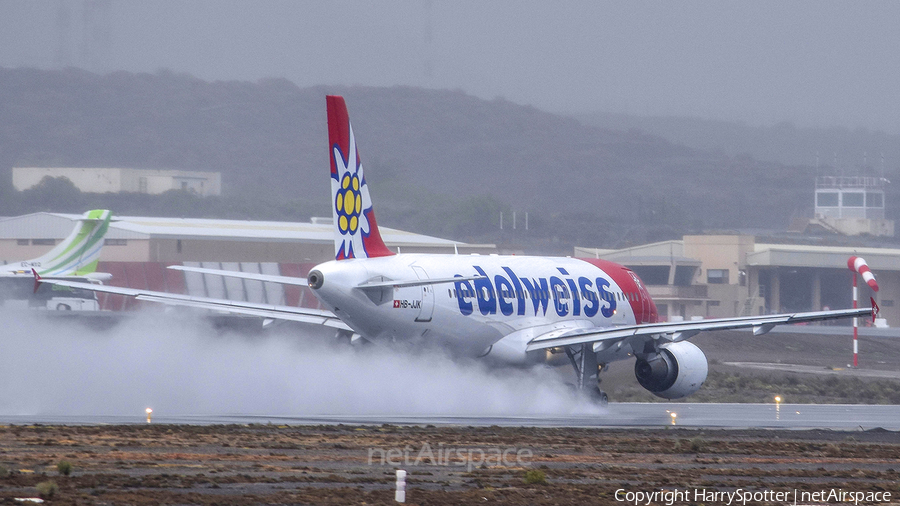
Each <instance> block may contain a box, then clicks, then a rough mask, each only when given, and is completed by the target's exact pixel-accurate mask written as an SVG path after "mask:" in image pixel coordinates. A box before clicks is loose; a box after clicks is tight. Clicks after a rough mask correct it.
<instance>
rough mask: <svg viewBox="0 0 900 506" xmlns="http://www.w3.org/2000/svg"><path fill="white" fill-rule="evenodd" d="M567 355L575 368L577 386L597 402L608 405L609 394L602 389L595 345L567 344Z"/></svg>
mask: <svg viewBox="0 0 900 506" xmlns="http://www.w3.org/2000/svg"><path fill="white" fill-rule="evenodd" d="M566 356H567V357H569V362H570V363H571V364H572V367H574V368H575V379H576V383H575V388H576V389H577V390H578V391H579V392H583V393H584V394H585V395H587V396H588V397H589V398H590V399H591V400H593V401H594V402H596V403H597V404H599V405H601V406H606V405H607V404H608V403H609V396H607V395H606V392H604V391H603V390H600V369H601V366H600V364H598V363H597V355H596V354H595V353H594V350H593V346H592V345H591V344H590V343H588V344H578V345H574V346H566ZM605 365H606V364H603V366H605Z"/></svg>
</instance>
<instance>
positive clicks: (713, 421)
mask: <svg viewBox="0 0 900 506" xmlns="http://www.w3.org/2000/svg"><path fill="white" fill-rule="evenodd" d="M673 413H674V415H675V416H674V417H673V416H672V415H673ZM152 422H153V423H168V424H190V425H210V424H252V423H260V424H265V423H275V424H285V425H320V424H326V425H328V424H351V425H373V424H374V425H380V424H395V425H466V426H490V425H497V426H506V427H515V426H524V427H660V426H672V425H673V424H674V425H675V426H678V427H698V428H699V427H710V428H778V429H814V428H820V429H836V430H871V429H876V428H882V429H888V430H900V406H896V405H863V404H852V405H847V404H781V405H779V406H776V405H775V404H713V403H677V404H676V403H612V404H610V405H609V406H608V407H607V408H606V409H605V410H603V411H602V412H600V413H598V414H596V415H575V416H534V417H529V416H517V417H498V416H487V417H484V416H428V415H241V414H234V415H166V414H164V413H155V414H154V415H153V419H152ZM0 423H3V424H35V423H40V424H64V425H83V424H89V425H102V424H131V423H147V422H146V419H145V416H144V414H143V413H136V414H135V416H65V415H0Z"/></svg>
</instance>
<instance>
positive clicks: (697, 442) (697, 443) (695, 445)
mask: <svg viewBox="0 0 900 506" xmlns="http://www.w3.org/2000/svg"><path fill="white" fill-rule="evenodd" d="M704 446H706V441H704V440H703V438H702V437H700V436H697V437H695V438H694V439H691V451H692V452H694V453H699V452H701V451H703V447H704Z"/></svg>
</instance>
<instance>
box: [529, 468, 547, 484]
mask: <svg viewBox="0 0 900 506" xmlns="http://www.w3.org/2000/svg"><path fill="white" fill-rule="evenodd" d="M525 483H526V484H527V485H546V484H547V475H546V474H544V471H541V470H540V469H530V470H528V471H525Z"/></svg>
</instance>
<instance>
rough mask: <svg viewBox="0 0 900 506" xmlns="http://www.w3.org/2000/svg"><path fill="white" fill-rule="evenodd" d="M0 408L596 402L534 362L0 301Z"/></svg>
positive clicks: (480, 411) (414, 410)
mask: <svg viewBox="0 0 900 506" xmlns="http://www.w3.org/2000/svg"><path fill="white" fill-rule="evenodd" d="M0 317H2V318H3V321H4V322H6V324H5V327H6V328H5V330H4V335H3V337H2V341H0V415H78V416H90V415H134V414H136V413H142V412H143V410H144V408H145V407H148V406H151V407H152V408H153V410H154V413H156V414H157V415H163V416H164V415H166V414H169V415H195V414H197V415H233V414H248V415H287V416H292V415H293V416H302V415H332V414H333V415H445V416H454V415H458V416H516V415H523V416H524V415H571V414H582V415H584V414H591V413H595V412H600V410H599V408H597V407H596V406H594V405H592V404H590V403H588V402H586V401H584V400H583V399H581V398H578V397H576V396H574V395H573V394H572V392H571V391H570V389H569V388H568V387H566V386H565V385H564V384H563V382H562V380H561V379H560V377H559V375H558V374H557V373H556V372H554V371H552V370H548V369H546V368H543V367H535V368H531V369H492V368H490V367H488V366H487V365H486V364H484V363H482V362H480V361H462V362H459V361H454V360H451V359H449V358H447V357H445V356H442V355H441V354H439V353H434V352H425V351H422V352H409V353H398V352H396V351H393V350H389V349H384V348H380V347H376V346H368V347H366V348H365V349H359V348H350V347H338V346H334V345H328V344H325V343H321V342H320V341H319V340H316V339H312V338H310V337H309V336H304V335H303V334H298V333H297V331H296V329H295V328H291V329H288V328H286V327H285V328H280V329H273V330H272V331H267V332H260V333H259V334H258V335H257V334H251V335H242V334H237V333H231V332H224V333H223V332H217V331H215V330H214V329H212V328H211V327H210V325H209V324H208V323H206V321H205V320H203V319H201V318H199V317H196V316H192V315H185V314H177V313H161V312H146V313H139V314H135V315H133V316H130V317H128V318H127V319H125V320H124V321H122V322H121V323H119V324H117V325H115V326H114V327H112V328H111V329H108V330H96V329H91V328H88V327H85V326H83V325H81V324H79V323H72V322H68V323H67V322H64V321H60V320H56V319H48V318H46V315H41V314H40V313H36V314H23V313H13V312H9V311H5V312H0Z"/></svg>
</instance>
